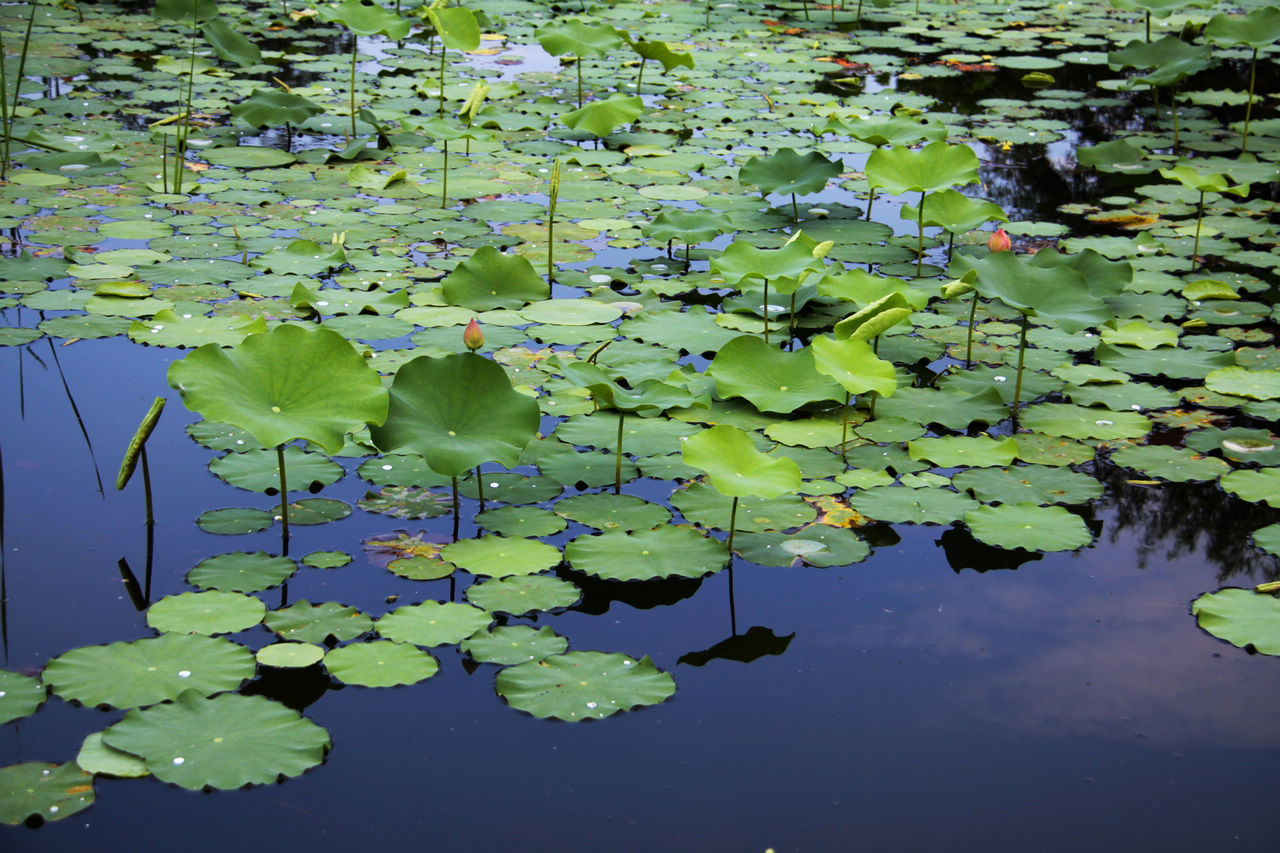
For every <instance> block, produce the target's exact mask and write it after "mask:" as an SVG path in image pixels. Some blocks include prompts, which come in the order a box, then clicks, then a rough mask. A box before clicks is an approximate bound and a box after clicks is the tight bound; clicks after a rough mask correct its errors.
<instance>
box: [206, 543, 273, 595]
mask: <svg viewBox="0 0 1280 853" xmlns="http://www.w3.org/2000/svg"><path fill="white" fill-rule="evenodd" d="M297 570H298V564H297V563H295V562H294V561H293V560H290V559H289V558H288V557H275V556H272V555H271V554H268V553H267V552H266V551H257V552H254V553H250V552H248V551H239V552H237V553H234V554H219V555H218V556H216V557H209V558H208V559H205V560H201V561H200V562H198V563H196V565H195V568H193V569H192V570H191V571H189V572H187V583H189V584H191V585H192V586H194V587H199V588H200V589H216V590H221V591H223V592H258V591H259V590H264V589H271V588H272V587H275V586H279V585H280V584H282V583H284V582H285V581H287V580H288V579H289V578H291V577H293V573H294V572H296V571H297Z"/></svg>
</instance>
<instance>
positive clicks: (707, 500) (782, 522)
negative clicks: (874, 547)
mask: <svg viewBox="0 0 1280 853" xmlns="http://www.w3.org/2000/svg"><path fill="white" fill-rule="evenodd" d="M732 504H733V499H732V498H730V497H726V496H725V495H722V494H721V493H720V492H718V491H716V490H715V489H714V488H712V487H711V486H710V485H708V484H706V483H694V484H693V485H691V486H689V488H687V489H683V490H677V491H676V492H675V493H674V494H673V495H672V496H671V505H672V506H673V507H675V508H676V509H678V510H680V512H681V513H683V515H684V517H685V518H687V519H689V520H690V521H692V522H694V523H695V524H700V525H702V526H703V527H711V528H715V529H717V530H728V529H729V515H730V513H731V510H732ZM816 517H817V511H816V510H815V509H814V508H813V507H811V506H810V505H809V504H807V503H805V502H804V501H803V500H802V499H801V498H799V497H797V496H795V495H783V496H782V497H777V498H753V497H744V498H739V499H738V518H737V523H736V526H737V529H738V530H789V529H790V528H792V527H799V526H801V525H804V524H808V523H809V522H811V521H813V520H814V518H816Z"/></svg>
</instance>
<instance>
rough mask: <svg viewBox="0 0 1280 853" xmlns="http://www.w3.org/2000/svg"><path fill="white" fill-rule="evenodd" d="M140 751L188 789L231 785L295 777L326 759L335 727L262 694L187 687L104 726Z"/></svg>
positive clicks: (114, 742)
mask: <svg viewBox="0 0 1280 853" xmlns="http://www.w3.org/2000/svg"><path fill="white" fill-rule="evenodd" d="M102 739H103V741H104V742H106V744H107V745H108V746H111V747H114V748H115V749H119V750H123V751H124V752H128V753H132V754H133V755H137V756H140V757H141V758H142V759H143V760H144V761H146V762H147V767H148V768H149V769H150V770H151V773H152V774H153V775H154V776H155V777H156V778H157V779H161V780H163V781H165V782H170V783H172V784H174V785H181V786H182V787H183V788H190V789H192V790H197V791H198V790H200V789H202V788H217V789H219V790H231V789H234V788H239V787H242V786H244V785H265V784H268V783H271V782H275V781H276V780H278V779H279V778H280V777H281V776H297V775H299V774H301V773H303V772H304V771H306V770H308V769H310V768H312V767H315V766H316V765H317V764H319V763H320V762H322V761H324V754H325V751H326V750H328V748H329V733H328V732H327V731H325V730H324V729H322V728H320V726H317V725H316V724H315V723H313V722H311V721H310V720H308V719H305V718H304V717H302V715H300V714H299V713H298V712H297V711H294V710H293V709H291V708H287V707H285V706H284V705H281V704H280V703H279V702H274V701H272V700H270V699H267V698H265V697H263V696H240V695H237V694H235V693H223V694H220V695H218V696H214V697H212V698H209V699H206V698H205V697H203V696H201V695H199V694H198V693H195V692H194V691H188V692H186V693H183V694H182V695H181V696H179V697H178V699H177V700H176V701H175V702H173V703H166V704H163V705H155V706H153V707H151V708H147V709H145V710H141V711H139V710H136V709H135V710H132V711H130V712H129V713H127V714H125V716H124V719H123V720H121V721H120V722H118V723H116V724H115V725H114V726H111V727H110V728H108V729H107V730H106V731H104V732H103V733H102Z"/></svg>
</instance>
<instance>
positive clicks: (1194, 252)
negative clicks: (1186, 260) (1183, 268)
mask: <svg viewBox="0 0 1280 853" xmlns="http://www.w3.org/2000/svg"><path fill="white" fill-rule="evenodd" d="M1202 222H1204V190H1200V198H1199V199H1198V200H1197V201H1196V242H1195V245H1194V246H1193V247H1192V249H1191V269H1190V270H1188V272H1195V269H1196V261H1197V260H1199V258H1200V224H1201V223H1202Z"/></svg>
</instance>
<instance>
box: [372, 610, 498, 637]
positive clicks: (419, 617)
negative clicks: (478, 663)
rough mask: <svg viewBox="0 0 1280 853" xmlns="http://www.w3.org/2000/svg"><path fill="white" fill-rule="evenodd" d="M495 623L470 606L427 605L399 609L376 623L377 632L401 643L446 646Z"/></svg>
mask: <svg viewBox="0 0 1280 853" xmlns="http://www.w3.org/2000/svg"><path fill="white" fill-rule="evenodd" d="M492 621H493V616H492V614H490V613H488V612H486V611H484V610H481V609H480V608H478V607H472V606H471V605H470V604H458V603H455V602H449V603H446V604H441V603H440V602H438V601H424V602H422V603H421V604H410V605H407V606H405V607H398V608H396V609H395V610H393V611H391V612H390V613H388V614H387V615H385V616H383V617H382V618H381V619H379V620H378V621H377V622H376V623H374V628H375V629H376V630H377V632H378V633H379V634H381V635H382V636H384V637H386V638H387V639H388V640H395V641H396V642H398V643H412V644H413V645H415V646H444V645H452V644H453V643H457V642H459V641H461V640H465V639H466V638H467V637H470V636H471V635H472V634H474V633H475V632H476V631H480V630H483V629H484V628H487V627H489V623H490V622H492Z"/></svg>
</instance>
